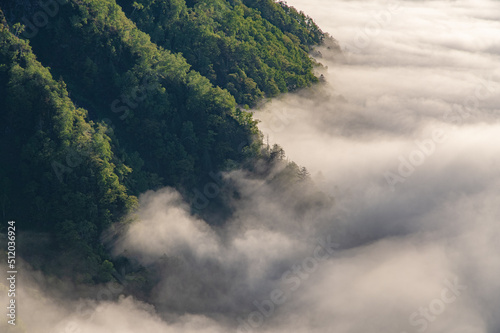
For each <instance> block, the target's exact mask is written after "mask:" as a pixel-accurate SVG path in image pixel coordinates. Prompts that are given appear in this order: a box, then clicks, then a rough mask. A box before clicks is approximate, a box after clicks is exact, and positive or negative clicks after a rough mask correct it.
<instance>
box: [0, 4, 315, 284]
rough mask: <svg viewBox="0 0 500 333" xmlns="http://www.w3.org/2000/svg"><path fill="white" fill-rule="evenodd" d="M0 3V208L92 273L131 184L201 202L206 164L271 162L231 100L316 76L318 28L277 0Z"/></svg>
mask: <svg viewBox="0 0 500 333" xmlns="http://www.w3.org/2000/svg"><path fill="white" fill-rule="evenodd" d="M0 10H1V14H0V15H1V22H0V145H1V149H2V156H4V157H5V158H3V159H2V160H1V161H0V182H1V185H2V186H1V191H2V192H1V193H0V208H1V209H2V215H3V218H4V219H16V220H18V221H19V225H20V227H22V228H23V229H25V230H37V231H43V232H47V233H49V235H50V236H51V238H52V239H53V250H54V251H55V252H61V251H60V250H61V249H64V251H63V253H64V255H63V257H65V258H66V259H64V258H62V259H61V260H73V261H74V259H75V258H80V259H82V260H81V261H79V262H80V264H78V265H75V266H77V267H72V269H73V268H74V269H75V270H76V271H78V272H84V273H82V274H80V275H79V278H80V279H82V280H85V281H89V282H90V281H94V282H99V281H105V280H107V279H110V278H111V276H110V275H109V272H110V271H111V270H112V264H111V263H110V262H109V261H107V260H106V259H109V258H108V255H107V253H106V251H105V250H104V249H103V248H102V246H101V245H100V241H99V235H100V234H101V232H102V231H103V230H104V229H105V228H107V227H108V226H109V225H110V224H111V223H113V222H118V221H120V220H121V219H123V217H124V216H126V215H127V213H128V212H130V210H131V209H133V207H134V206H135V205H136V197H135V196H137V195H138V194H140V193H142V192H144V191H146V190H149V189H158V188H161V187H163V186H173V187H175V188H177V189H178V190H179V191H180V192H181V193H183V194H184V196H185V198H186V199H187V200H188V201H189V200H195V199H196V198H194V194H193V193H195V192H193V189H196V188H197V186H199V185H200V184H204V183H205V182H206V181H207V179H210V177H213V174H214V173H217V172H219V171H224V170H228V169H231V168H238V167H240V168H241V167H247V168H248V167H249V166H250V168H251V165H253V163H254V162H255V161H256V160H257V159H261V160H263V161H265V162H264V164H265V163H273V161H275V160H276V159H278V160H279V159H280V157H282V156H283V154H282V153H280V149H279V147H275V148H274V150H270V149H269V148H266V147H265V146H264V145H263V144H262V139H261V135H260V133H259V131H258V129H257V127H256V122H255V121H254V120H253V119H252V115H251V114H250V113H248V112H246V111H245V110H244V109H243V110H242V107H241V106H239V105H244V104H247V105H255V103H257V102H258V101H259V100H260V99H262V98H263V97H265V96H268V97H270V96H275V95H276V94H278V93H280V92H287V91H291V90H294V89H297V88H300V87H305V86H308V85H310V84H312V83H314V82H317V78H316V77H315V76H314V75H313V73H312V69H313V66H314V63H313V60H311V59H310V58H309V56H308V54H307V52H308V51H309V50H310V47H311V46H312V45H314V44H318V43H320V42H321V41H322V39H323V34H322V33H321V31H320V30H319V29H318V27H317V26H316V25H315V24H314V23H313V22H312V21H311V20H310V19H309V18H307V17H306V16H304V15H303V14H300V13H298V12H297V11H296V10H294V9H291V8H289V7H287V6H286V5H285V4H283V3H274V2H273V1H239V0H235V1H223V0H206V1H182V0H140V1H137V2H132V1H128V0H118V1H115V0H71V1H68V0H57V1H56V0H53V1H47V2H45V5H44V6H40V4H39V3H38V2H36V1H30V0H27V1H20V2H11V1H0ZM299 171H300V170H299V169H298V167H297V166H296V165H295V164H291V165H290V166H289V167H288V168H286V172H288V173H290V172H291V173H297V172H299ZM218 200H219V201H220V200H222V199H220V198H219V199H218ZM215 202H217V200H215ZM220 205H221V207H222V206H223V203H220ZM55 252H54V253H55ZM58 258H59V257H58ZM40 260H41V261H40V262H41V263H42V264H41V265H43V264H44V259H40ZM56 260H59V259H57V258H56ZM55 266H57V265H55ZM60 266H63V265H60ZM51 267H52V266H51ZM60 273H61V274H66V273H67V272H60Z"/></svg>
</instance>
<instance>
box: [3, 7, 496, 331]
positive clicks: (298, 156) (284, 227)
mask: <svg viewBox="0 0 500 333" xmlns="http://www.w3.org/2000/svg"><path fill="white" fill-rule="evenodd" d="M287 2H288V4H289V5H293V6H295V7H296V8H299V9H302V10H303V11H304V12H305V13H306V14H308V15H310V16H311V17H312V18H313V19H315V21H316V22H317V23H318V25H319V26H320V27H321V28H322V29H323V31H326V32H329V33H330V34H331V35H332V36H333V37H334V38H335V39H336V40H337V41H338V42H339V44H340V46H341V48H342V50H343V51H344V53H343V55H339V54H335V53H334V52H333V51H332V50H328V49H327V48H324V47H323V48H319V49H318V50H319V51H320V52H321V56H319V57H317V61H318V62H320V63H322V64H323V67H319V68H318V69H317V70H318V73H320V74H323V75H324V76H325V81H326V82H325V83H322V84H321V85H318V86H315V87H313V88H312V89H309V90H304V91H301V92H300V93H296V94H289V95H285V96H282V97H280V98H277V99H275V100H273V101H271V102H269V103H268V104H266V105H265V106H263V107H262V108H261V109H259V110H255V111H254V112H255V116H256V118H258V119H260V120H261V121H262V122H261V124H260V128H261V130H262V131H263V132H264V133H265V134H266V136H268V137H269V142H270V143H271V144H273V143H279V144H280V145H281V146H282V147H283V148H284V149H285V151H286V155H287V157H288V158H289V159H290V160H293V161H295V162H297V164H299V165H300V166H305V167H307V169H308V170H309V171H310V173H311V175H312V177H313V178H314V179H315V181H316V183H317V184H318V186H319V187H320V188H321V189H322V190H323V191H324V192H325V193H327V194H329V195H330V196H331V197H332V198H333V199H332V204H331V205H330V206H329V207H327V208H325V207H323V208H321V209H318V210H317V211H314V212H312V213H310V214H307V215H305V216H296V214H294V210H293V208H294V207H293V206H294V205H296V204H297V203H300V201H301V197H302V196H305V195H306V194H307V193H306V192H307V191H308V189H307V188H304V193H297V192H294V193H287V192H285V193H282V194H279V193H278V194H277V193H275V192H273V190H272V189H270V188H268V187H267V186H265V185H263V183H262V182H259V181H256V180H253V179H250V178H249V177H247V176H246V175H245V174H244V173H243V172H239V171H237V172H233V173H231V174H228V175H226V177H227V178H228V179H231V180H232V181H233V182H234V183H235V184H236V186H238V188H239V189H240V192H241V196H242V199H243V200H240V201H238V202H236V203H235V204H234V205H235V208H236V214H235V215H234V218H233V219H232V220H231V221H230V222H229V223H228V224H227V225H226V226H224V227H218V228H215V227H210V226H208V225H207V224H206V223H205V222H204V221H202V220H199V219H197V218H194V217H193V216H191V215H190V214H189V213H188V211H189V209H188V207H187V205H186V204H185V203H183V202H182V199H181V198H180V196H179V194H178V193H176V192H175V191H174V190H172V189H163V190H161V191H158V192H148V193H146V194H145V195H143V196H142V197H141V198H140V200H141V210H140V211H139V213H138V215H139V217H140V220H139V221H138V222H136V223H135V224H134V225H133V226H132V227H131V228H130V230H128V232H127V233H126V234H124V235H123V236H121V237H120V239H119V240H118V242H117V243H116V244H115V247H114V252H115V254H122V255H126V256H128V257H129V258H131V259H133V260H136V261H137V262H139V263H141V264H143V265H145V266H147V267H155V269H156V270H157V271H159V272H160V273H161V276H162V279H161V280H160V281H158V282H157V283H156V284H155V289H154V291H155V295H157V299H156V300H155V301H154V304H144V303H142V302H139V301H137V300H134V299H132V298H131V297H128V298H125V297H121V298H120V299H119V300H118V301H108V300H109V299H111V298H114V297H116V296H117V295H120V293H121V289H120V287H119V286H116V285H109V286H106V287H100V288H97V289H96V291H95V295H96V296H95V298H96V299H97V300H98V301H87V300H81V301H78V302H77V301H75V302H68V301H62V300H60V298H59V297H57V296H56V295H57V292H55V291H53V292H49V291H40V290H37V287H36V285H37V283H36V281H37V280H38V281H40V280H43V279H45V278H44V277H41V276H40V275H39V274H38V273H33V274H28V273H27V272H24V273H23V274H22V276H23V277H22V278H23V280H22V281H21V282H22V283H20V284H18V287H19V288H23V289H22V293H21V295H20V296H19V297H18V299H19V302H20V304H22V305H20V306H22V307H20V308H19V310H18V311H19V312H18V313H19V318H18V320H19V321H20V322H22V325H23V326H24V327H25V328H26V331H27V332H37V333H38V332H51V333H53V332H55V333H70V332H71V333H87V332H88V333H101V332H102V333H104V332H106V333H114V332H116V333H118V332H119V333H136V332H179V333H191V332H192V333H211V332H213V333H215V332H222V333H226V332H238V333H247V332H248V333H250V332H263V333H284V332H287V333H288V332H298V333H308V332H313V333H316V332H318V333H330V332H331V333H366V332H371V333H403V332H406V333H414V332H429V333H431V332H436V333H442V332H453V333H499V332H500V317H499V316H498V309H500V279H499V277H500V251H499V247H500V224H499V220H500V207H499V205H498V203H499V202H500V145H499V144H498V138H499V135H500V117H499V114H500V34H499V33H498V32H499V31H500V2H499V1H485V0H474V1H462V0H456V1H439V0H438V1H391V2H387V1H377V0H373V1H355V0H354V1H352V0H350V1H340V0H293V1H291V0H289V1H287ZM317 55H319V54H317ZM5 271H6V270H5V269H2V270H1V271H0V278H1V279H2V280H4V279H5V273H4V272H5ZM20 276H21V274H20ZM21 286H22V287H21ZM27 286H29V287H27ZM59 292H60V291H59ZM5 300H7V296H6V293H5V292H1V293H0V303H1V304H5ZM2 324H3V322H2ZM0 328H2V326H0ZM17 329H18V330H19V332H22V330H20V328H19V327H18V328H17ZM2 332H3V331H2ZM12 332H17V331H15V330H12Z"/></svg>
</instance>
